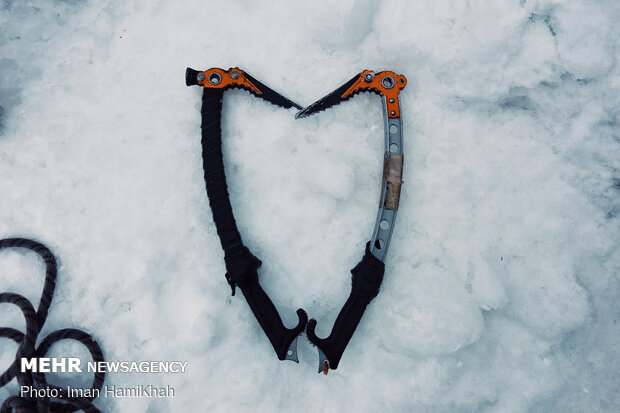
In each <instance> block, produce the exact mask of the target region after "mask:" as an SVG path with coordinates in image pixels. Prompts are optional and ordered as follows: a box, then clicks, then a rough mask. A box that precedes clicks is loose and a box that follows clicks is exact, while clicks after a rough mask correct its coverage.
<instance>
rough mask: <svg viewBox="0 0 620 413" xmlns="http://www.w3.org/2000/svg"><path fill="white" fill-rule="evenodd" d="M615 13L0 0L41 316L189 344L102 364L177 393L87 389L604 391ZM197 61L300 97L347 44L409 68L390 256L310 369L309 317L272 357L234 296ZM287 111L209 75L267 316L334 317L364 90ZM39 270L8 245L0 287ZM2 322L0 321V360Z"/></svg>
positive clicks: (615, 201) (358, 241) (342, 65)
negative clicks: (353, 327)
mask: <svg viewBox="0 0 620 413" xmlns="http://www.w3.org/2000/svg"><path fill="white" fill-rule="evenodd" d="M618 21H620V7H619V6H618V3H617V2H615V1H612V0H608V1H587V0H575V1H568V0H566V1H560V0H549V1H545V0H534V1H532V0H521V1H518V0H512V1H501V2H489V1H478V0H474V1H463V0H451V1H445V2H430V1H427V2H407V1H404V0H393V1H390V0H387V1H373V0H368V1H353V0H345V1H340V2H324V3H316V2H286V1H278V2H271V3H270V4H269V5H265V4H262V5H259V3H256V2H252V1H247V0H246V1H239V2H230V1H208V2H206V1H197V0H190V1H185V2H170V1H162V0H156V1H149V2H144V1H137V0H123V1H120V0H111V1H110V0H107V1H94V0H92V1H79V0H73V1H61V0H54V1H49V0H27V1H18V0H2V1H0V128H1V132H0V177H1V179H0V194H1V196H0V236H1V237H3V238H4V237H8V236H26V237H32V238H35V239H37V240H39V241H41V242H44V243H45V244H47V245H48V246H50V248H51V249H52V250H53V251H54V252H55V253H56V255H57V257H58V259H59V262H60V271H59V282H58V288H57V293H56V297H55V301H54V303H53V305H52V308H51V311H50V316H49V319H48V322H47V324H46V326H45V329H44V331H43V333H44V334H45V332H49V331H52V330H55V329H58V328H64V327H80V328H84V329H85V330H87V331H89V332H92V333H93V334H94V335H95V336H96V337H97V338H98V341H99V342H100V343H101V345H102V346H103V348H104V351H105V354H106V358H107V359H108V360H138V361H139V360H187V361H189V366H188V372H187V373H185V374H177V375H172V374H169V375H165V374H164V375H162V374H157V375H136V374H120V373H119V374H110V375H109V376H108V377H107V383H108V384H114V385H116V386H133V385H136V384H141V383H142V384H154V385H160V386H165V385H171V386H173V387H175V388H176V393H175V397H174V398H171V399H148V398H100V399H98V400H97V402H96V404H97V405H98V406H99V407H100V408H101V409H103V410H104V411H109V412H112V411H120V412H147V411H149V412H189V411H209V412H230V411H235V412H250V411H265V412H274V411H296V412H304V411H322V412H346V411H373V412H374V411H394V412H412V411H420V412H446V411H451V412H478V411H480V412H525V411H528V412H551V411H553V412H586V411H588V412H590V411H592V412H594V411H596V412H617V411H618V410H620V392H619V388H620V387H619V386H620V374H619V372H620V340H619V338H620V325H619V324H618V323H617V321H618V317H619V316H620V306H619V305H618V303H619V298H620V284H619V280H618V278H619V273H620V237H619V235H620V231H619V230H620V228H619V225H620V135H619V134H620V132H619V125H620V123H619V122H620V119H619V118H618V112H619V109H620V94H619V92H620V77H619V74H620V68H619V66H618V57H619V44H620V43H619V41H620V30H619V29H618V27H619V26H618ZM187 66H190V67H193V68H195V69H203V70H204V69H207V68H209V67H221V68H229V67H233V66H239V67H241V68H242V69H245V70H247V71H248V72H249V73H250V74H251V75H252V76H254V77H255V78H257V79H259V80H261V81H262V82H263V83H265V84H267V85H269V86H271V87H273V88H274V89H275V90H277V91H279V92H281V93H283V94H284V95H286V96H287V97H289V98H290V99H292V100H293V101H296V102H298V103H300V104H301V105H302V106H305V105H308V104H310V103H311V102H313V101H315V100H316V99H318V98H320V97H322V96H323V95H325V94H327V93H328V92H330V91H331V90H333V89H335V88H336V87H337V86H340V85H341V84H342V83H344V82H345V81H347V80H349V79H350V78H351V77H352V76H353V75H354V74H356V73H359V72H360V71H361V70H363V69H367V68H368V69H373V70H378V71H379V70H393V71H395V72H396V73H399V74H404V75H405V76H407V79H408V85H407V87H406V89H405V90H404V91H403V92H402V94H401V105H402V119H403V123H404V128H405V129H404V140H405V147H404V151H405V159H406V162H405V169H404V182H405V183H404V186H403V194H402V198H401V205H400V211H399V216H398V219H397V226H396V229H395V232H394V237H393V240H392V245H391V249H390V252H389V255H388V258H387V262H386V275H385V280H384V283H383V286H382V290H381V293H380V294H379V296H378V297H377V298H376V299H375V300H374V301H373V303H372V304H371V306H370V307H369V308H368V311H367V313H366V315H365V317H364V319H363V320H362V323H361V325H360V326H359V328H358V330H357V332H356V334H355V336H354V337H353V339H352V341H351V342H350V344H349V347H348V348H347V351H346V352H345V353H344V356H343V358H342V361H341V363H340V367H339V368H338V370H336V371H333V372H331V373H330V374H329V375H328V376H327V377H325V376H323V375H317V374H316V367H317V356H316V350H315V349H314V348H313V347H312V346H311V345H310V344H309V342H308V341H307V340H305V338H304V337H302V339H301V340H300V341H299V352H300V359H301V360H300V361H301V363H300V364H299V365H297V364H294V363H291V362H279V361H278V360H277V359H276V357H275V354H274V352H273V350H272V348H271V346H270V344H269V342H268V340H267V339H266V337H265V336H264V334H263V333H262V331H261V330H260V327H259V326H258V324H257V323H256V321H255V319H254V317H253V315H252V314H251V312H250V310H249V308H248V306H247V305H246V303H245V302H244V300H243V299H242V298H241V297H239V296H236V297H232V298H231V297H230V287H229V286H228V285H227V283H226V282H225V280H224V272H225V269H224V263H223V259H222V258H223V257H222V255H223V254H222V251H221V249H220V245H219V240H218V238H217V234H216V231H215V227H214V224H213V221H212V218H211V212H210V209H209V205H208V202H207V197H206V193H205V188H204V182H203V177H202V163H201V147H200V114H199V108H200V97H201V90H200V88H198V87H192V88H187V87H185V85H184V72H185V68H186V67H187ZM294 114H295V111H294V110H284V109H280V108H277V107H275V106H273V105H270V104H268V103H266V102H264V101H262V100H260V99H256V98H254V97H253V96H252V95H250V94H249V93H247V92H244V91H239V90H234V91H230V92H227V93H226V95H225V101H224V112H223V134H224V141H225V143H224V150H225V162H226V165H227V173H228V178H229V185H230V188H231V198H232V203H233V208H234V210H235V213H236V216H237V221H238V223H239V227H240V230H241V232H242V234H243V236H244V240H245V242H246V244H247V245H248V246H249V247H250V249H251V250H252V251H253V252H254V253H255V254H256V255H257V256H258V257H260V258H261V259H262V261H263V267H262V269H261V272H260V274H261V282H262V284H263V286H264V288H265V290H266V291H267V292H268V293H269V294H270V295H271V297H272V299H273V301H274V303H276V306H277V307H278V309H279V310H280V313H281V314H282V316H283V318H284V321H285V324H287V325H288V326H292V325H293V324H294V322H295V320H296V316H295V314H294V310H295V309H297V308H298V307H302V308H304V309H306V310H307V311H308V313H309V314H310V315H311V316H313V317H315V318H317V320H318V331H317V332H318V334H319V335H320V336H326V335H327V334H328V333H329V330H330V328H331V326H332V324H333V321H334V319H335V317H336V315H337V313H338V311H339V310H340V308H341V306H342V304H343V303H344V300H345V299H346V297H347V295H348V293H349V291H350V273H349V270H350V269H351V268H352V267H353V266H354V265H355V264H356V263H357V262H358V261H359V259H360V258H361V256H362V254H363V249H364V245H365V243H366V241H367V240H368V239H369V237H370V235H371V232H372V228H373V225H374V219H375V214H376V206H377V199H378V194H379V182H380V177H381V168H382V153H383V129H382V128H383V126H382V122H383V121H382V113H381V105H380V99H379V98H378V97H376V96H375V95H369V94H363V95H360V96H356V97H355V98H354V99H352V100H350V101H348V102H346V103H345V104H343V105H340V106H338V107H335V108H332V109H330V110H328V111H326V112H322V113H321V114H319V115H316V116H313V117H310V118H307V119H303V120H295V119H294ZM42 271H43V265H42V263H40V262H39V260H38V259H37V258H36V256H35V255H34V254H32V253H26V252H23V251H20V252H18V251H3V252H2V253H0V274H1V277H0V291H13V292H17V293H22V294H25V295H26V296H27V297H29V298H30V299H31V300H33V302H37V301H38V295H39V294H40V290H41V288H42V285H43V278H42ZM0 308H1V309H2V310H1V311H2V313H1V316H0V325H4V326H6V325H12V326H16V327H18V328H21V329H23V328H24V322H23V320H22V318H21V315H20V314H19V312H18V310H16V309H14V308H13V307H11V306H9V305H6V304H5V305H2V306H1V307H0ZM16 348H17V347H16V345H15V344H14V343H12V342H9V341H8V340H3V341H1V342H0V368H2V369H4V368H6V366H8V365H9V363H10V362H11V360H12V358H13V357H14V354H15V351H16ZM53 353H54V354H57V355H70V354H78V355H81V356H83V357H84V358H88V353H86V351H84V350H83V349H82V348H81V347H80V346H79V345H78V344H70V343H61V344H59V345H58V346H56V347H55V348H54V351H53ZM59 376H60V377H59ZM60 379H62V380H64V381H65V382H68V383H73V384H80V383H81V384H86V383H88V381H89V380H90V377H88V376H86V377H75V375H69V374H65V375H56V376H55V377H52V380H60ZM15 393H17V385H16V384H15V383H12V384H11V385H9V386H7V387H5V388H3V389H1V390H0V401H2V400H4V399H5V398H6V397H8V396H9V395H10V394H15Z"/></svg>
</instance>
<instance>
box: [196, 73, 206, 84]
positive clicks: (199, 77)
mask: <svg viewBox="0 0 620 413" xmlns="http://www.w3.org/2000/svg"><path fill="white" fill-rule="evenodd" d="M196 79H198V81H199V82H202V81H204V80H205V74H204V73H198V74H197V75H196Z"/></svg>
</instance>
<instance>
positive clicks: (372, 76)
mask: <svg viewBox="0 0 620 413" xmlns="http://www.w3.org/2000/svg"><path fill="white" fill-rule="evenodd" d="M374 78H375V75H374V74H372V73H367V74H366V75H365V76H364V80H365V81H367V82H372V80H373V79H374Z"/></svg>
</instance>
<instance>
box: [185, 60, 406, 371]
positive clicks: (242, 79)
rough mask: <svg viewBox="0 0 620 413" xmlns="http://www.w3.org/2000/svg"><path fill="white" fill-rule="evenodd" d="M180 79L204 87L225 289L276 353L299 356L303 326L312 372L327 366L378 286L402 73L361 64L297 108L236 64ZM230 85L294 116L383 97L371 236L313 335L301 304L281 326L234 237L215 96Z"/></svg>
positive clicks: (394, 200)
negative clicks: (337, 303)
mask: <svg viewBox="0 0 620 413" xmlns="http://www.w3.org/2000/svg"><path fill="white" fill-rule="evenodd" d="M185 83H186V84H187V86H192V85H199V86H202V87H203V88H204V91H203V95H202V108H201V111H200V112H201V115H202V126H201V128H202V161H203V168H204V178H205V183H206V187H207V195H208V197H209V205H210V206H211V212H212V213H213V221H214V222H215V226H216V228H217V234H218V236H219V238H220V243H221V244H222V249H223V250H224V261H225V263H226V271H227V273H226V275H225V276H226V280H227V281H228V284H229V285H230V287H231V289H232V295H235V289H236V287H239V289H240V290H241V292H242V293H243V295H244V296H245V299H246V301H247V303H248V305H249V306H250V308H251V310H252V312H253V313H254V316H255V317H256V319H257V320H258V323H259V324H260V326H261V328H262V329H263V331H264V332H265V334H266V335H267V337H268V338H269V341H270V342H271V344H272V345H273V348H274V350H275V351H276V354H277V355H278V358H279V359H280V360H293V361H295V362H299V360H298V358H297V338H298V337H299V334H301V332H302V331H304V329H306V334H307V336H308V339H309V340H310V342H311V343H312V344H314V345H315V346H316V347H317V348H318V352H319V373H320V372H324V373H325V374H327V372H328V371H329V369H330V368H331V369H336V368H337V367H338V363H339V362H340V358H341V357H342V353H343V352H344V350H345V348H346V346H347V344H348V343H349V341H350V340H351V337H352V336H353V333H354V332H355V329H356V328H357V326H358V324H359V322H360V320H361V319H362V316H363V315H364V311H365V310H366V307H367V306H368V304H369V303H370V302H371V301H372V299H373V298H375V297H376V296H377V294H378V293H379V287H380V286H381V282H382V281H383V274H384V272H385V265H384V261H385V257H386V254H387V250H388V247H389V244H390V239H391V237H392V232H393V230H394V223H395V220H396V211H397V210H398V203H399V200H400V189H401V185H402V171H403V148H402V122H401V118H400V104H399V99H398V95H399V93H400V91H401V90H402V89H403V88H404V87H405V86H406V84H407V79H405V77H404V76H402V75H397V74H395V73H394V72H390V71H383V72H373V71H371V70H365V71H363V72H361V73H359V74H357V75H355V76H354V77H353V78H352V79H351V80H349V81H348V82H346V83H345V84H343V85H342V86H340V87H339V88H337V89H336V90H334V91H333V92H332V93H330V94H328V95H327V96H325V97H323V98H321V99H319V100H317V101H316V102H314V103H313V104H311V105H309V106H307V107H305V108H302V107H301V106H299V105H298V104H296V103H294V102H292V101H291V100H289V99H287V98H285V97H284V96H282V95H280V94H279V93H277V92H275V91H274V90H272V89H270V88H269V87H267V86H265V85H264V84H262V83H261V82H259V81H258V80H256V79H255V78H253V77H252V76H250V75H249V74H248V73H246V72H244V71H243V70H241V69H239V68H236V67H235V68H231V69H228V70H223V69H219V68H211V69H208V70H205V71H196V70H194V69H190V68H187V70H186V72H185ZM230 88H240V89H245V90H247V91H249V92H250V93H252V94H253V95H254V96H256V97H259V98H262V99H265V100H266V101H268V102H271V103H273V104H275V105H277V106H280V107H283V108H286V109H290V108H292V107H295V108H297V109H300V111H299V112H298V113H297V115H296V116H295V117H296V118H303V117H307V116H310V115H312V114H314V113H317V112H320V111H322V110H325V109H327V108H329V107H331V106H334V105H337V104H339V103H341V102H343V101H345V100H348V99H350V98H351V97H352V96H354V95H356V94H357V93H361V92H373V93H376V94H378V95H380V96H382V98H383V99H382V100H383V109H384V131H385V152H384V164H383V165H384V167H383V178H382V184H381V197H380V204H379V211H378V213H377V221H376V223H375V228H374V231H373V235H372V238H371V240H370V241H369V242H368V243H367V244H366V251H365V253H364V256H363V258H362V260H361V261H360V262H359V264H357V265H356V266H355V268H353V269H352V270H351V273H352V275H353V276H352V287H351V294H350V295H349V298H348V299H347V301H346V302H345V304H344V306H343V307H342V310H340V313H339V314H338V317H337V318H336V321H335V323H334V326H333V328H332V331H331V333H330V335H329V336H328V337H326V338H319V337H317V335H316V334H315V329H316V320H314V319H312V320H310V321H308V315H307V314H306V312H305V311H304V310H303V309H301V308H300V309H298V310H297V316H298V318H299V322H298V323H297V326H295V327H294V328H292V329H288V328H286V327H285V326H284V324H283V323H282V318H281V317H280V314H279V313H278V310H277V309H276V308H275V306H274V305H273V302H272V301H271V299H270V298H269V296H268V295H267V294H266V293H265V291H264V290H263V288H262V287H261V285H260V283H259V281H258V268H259V267H260V266H261V261H260V260H259V259H258V258H256V257H255V256H254V255H253V254H252V253H251V252H250V250H249V249H248V248H247V247H246V246H245V245H244V244H243V241H242V240H241V235H240V234H239V230H238V229H237V224H236V222H235V218H234V215H233V211H232V207H231V204H230V198H229V195H228V186H227V184H226V175H225V173H224V162H223V158H222V130H221V114H222V98H223V95H224V91H225V90H227V89H230ZM306 326H307V328H306Z"/></svg>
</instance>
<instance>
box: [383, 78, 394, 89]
mask: <svg viewBox="0 0 620 413" xmlns="http://www.w3.org/2000/svg"><path fill="white" fill-rule="evenodd" d="M381 84H382V85H383V87H385V88H386V89H392V88H393V87H394V85H395V84H396V82H394V78H393V77H392V76H386V77H384V78H383V80H382V81H381Z"/></svg>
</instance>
